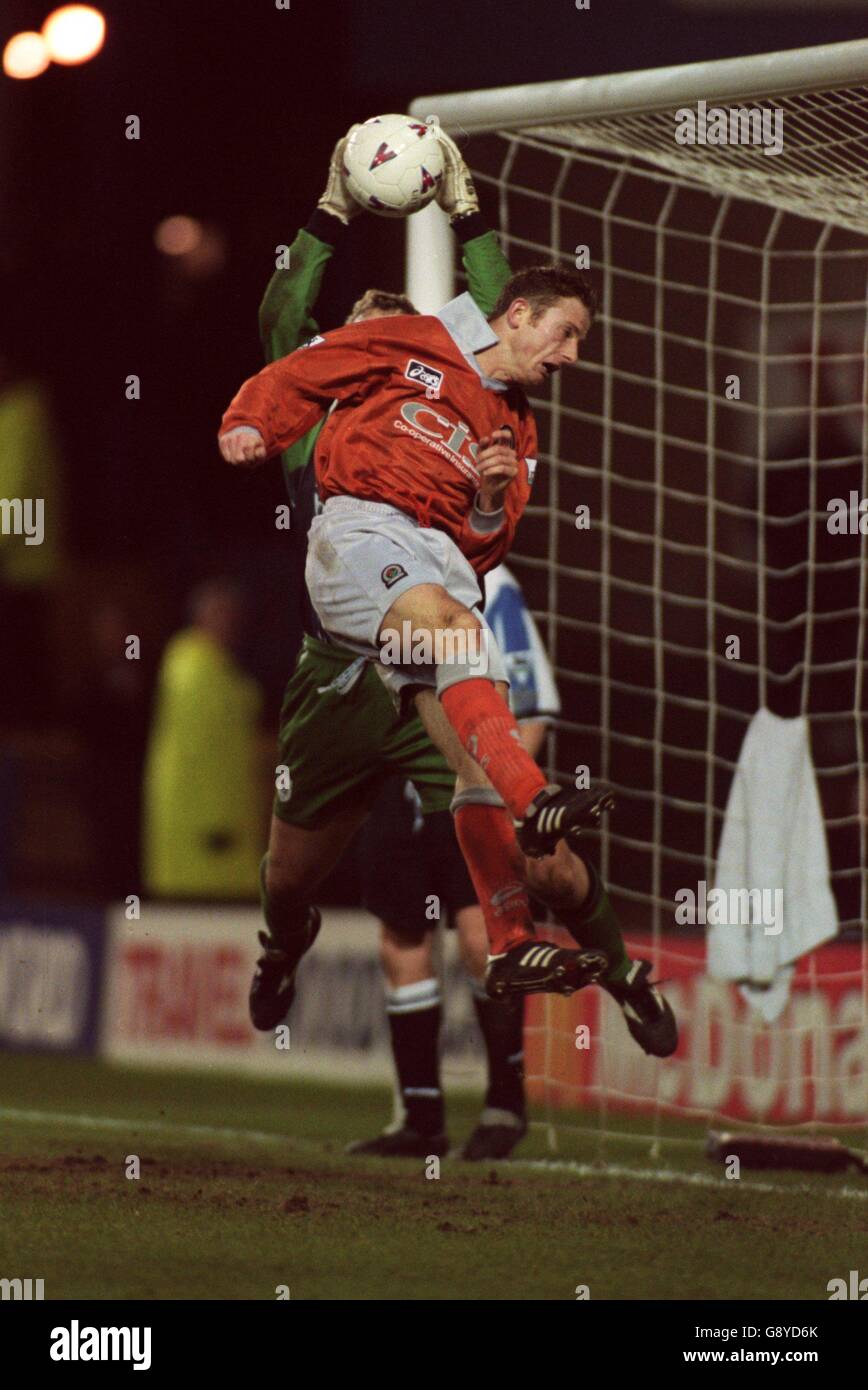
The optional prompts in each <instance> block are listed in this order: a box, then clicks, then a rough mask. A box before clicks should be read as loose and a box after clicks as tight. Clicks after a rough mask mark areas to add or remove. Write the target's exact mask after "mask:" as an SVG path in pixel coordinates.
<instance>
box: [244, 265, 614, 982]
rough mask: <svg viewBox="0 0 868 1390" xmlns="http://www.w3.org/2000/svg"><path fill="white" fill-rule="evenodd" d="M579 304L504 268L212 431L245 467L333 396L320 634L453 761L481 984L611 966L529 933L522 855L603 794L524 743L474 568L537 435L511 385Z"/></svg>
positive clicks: (352, 334) (315, 585)
mask: <svg viewBox="0 0 868 1390" xmlns="http://www.w3.org/2000/svg"><path fill="white" fill-rule="evenodd" d="M593 308H594V298H593V291H592V290H591V289H590V286H589V285H588V283H587V282H586V281H585V279H584V278H583V277H582V276H580V275H577V274H575V273H574V272H572V271H563V270H560V269H558V268H557V267H536V268H532V269H530V270H526V271H522V272H519V274H518V275H516V276H514V277H513V278H512V280H510V282H509V284H508V285H507V286H506V287H505V290H504V292H503V294H502V295H501V298H500V300H499V301H498V304H497V305H496V306H495V309H494V311H493V313H492V315H491V318H490V320H486V319H485V318H483V316H482V314H481V313H480V311H479V310H478V309H477V308H476V306H475V304H474V303H473V301H472V300H471V299H470V297H469V296H468V295H462V296H459V297H458V299H456V300H453V301H452V303H451V304H449V305H447V306H446V307H445V309H444V310H442V311H441V312H440V314H438V315H436V316H430V317H429V316H416V317H412V318H411V317H408V316H407V317H405V316H403V315H400V316H394V317H390V318H388V319H386V320H380V321H377V322H367V323H363V324H352V325H348V326H346V327H344V328H341V329H337V330H336V331H335V332H333V333H329V334H327V335H325V336H321V335H320V336H318V337H317V338H315V339H313V340H311V342H310V343H309V344H308V345H307V346H306V347H305V348H302V349H300V350H299V351H298V352H295V353H292V354H290V356H289V357H286V358H284V359H282V360H281V361H279V362H276V363H273V364H271V365H270V366H268V367H266V368H265V369H264V370H263V371H262V372H260V373H259V374H258V376H256V377H254V378H252V379H251V380H250V381H248V382H246V383H245V384H244V386H242V388H241V390H240V391H239V392H238V394H237V396H236V397H235V399H234V400H233V402H232V404H231V406H230V408H229V410H228V411H227V412H226V415H225V416H224V419H223V424H222V429H221V433H220V448H221V452H222V454H223V457H224V458H225V459H226V460H227V461H228V462H230V463H234V464H240V465H255V464H257V463H259V462H261V461H262V460H263V459H265V458H266V457H269V456H270V455H273V454H276V453H278V452H280V450H282V449H284V448H285V447H286V446H287V445H288V444H289V443H290V442H292V441H293V440H294V439H296V438H298V437H299V436H301V435H302V434H304V433H306V432H307V431H308V430H309V429H310V428H311V427H312V425H314V424H315V423H316V421H317V420H318V419H319V418H321V417H322V415H323V414H325V413H326V411H327V410H328V409H329V407H330V405H331V403H332V401H334V400H337V402H338V404H337V407H336V408H335V410H334V412H333V414H332V416H331V419H330V420H329V422H328V423H327V425H326V427H325V428H324V429H323V431H322V433H321V435H320V439H319V441H318V444H317V452H316V465H317V476H318V481H319V489H320V493H321V496H322V497H323V499H324V503H325V505H324V509H323V512H322V514H321V515H320V516H319V517H317V518H316V519H315V521H314V523H313V526H312V528H311V533H310V548H309V554H308V566H307V574H306V578H307V583H308V588H309V590H310V593H311V597H312V599H313V602H314V605H315V607H316V609H317V613H318V615H319V618H320V621H321V622H322V624H323V627H324V628H325V630H326V631H327V632H328V633H329V634H330V635H332V636H333V637H334V638H335V640H339V641H340V643H341V644H342V645H343V646H345V647H352V648H354V649H356V650H358V651H359V652H361V653H363V654H365V655H367V656H369V657H371V658H373V659H377V660H378V661H379V662H380V665H379V667H378V670H379V672H380V674H381V675H382V677H383V680H384V682H385V684H386V685H387V687H389V688H390V689H391V690H392V691H393V693H394V694H395V695H396V696H397V697H399V698H401V697H404V696H406V695H407V694H410V695H412V696H413V697H414V698H415V700H416V705H417V708H418V710H419V713H420V715H421V717H422V719H423V721H424V723H425V726H426V728H427V730H428V732H429V734H430V735H431V737H432V739H433V740H434V742H435V743H436V744H437V745H438V747H440V748H441V750H442V751H443V753H444V754H445V755H446V757H447V758H448V759H449V761H450V763H451V764H452V766H453V767H454V768H455V770H456V773H457V776H458V781H457V784H456V798H455V801H454V803H453V806H454V809H455V812H456V830H457V833H458V838H459V842H460V844H461V847H462V850H463V852H464V854H465V857H466V859H467V862H468V866H469V868H470V872H471V876H472V878H473V882H474V886H475V888H476V890H477V893H478V895H479V901H480V904H481V906H482V908H483V911H484V913H485V917H486V926H487V929H488V933H489V940H490V945H491V956H490V960H489V967H488V972H487V976H486V982H487V988H488V990H489V992H490V993H491V994H493V995H501V994H504V993H507V992H529V991H532V990H553V991H556V992H561V993H570V992H572V991H573V990H575V989H578V988H581V987H582V986H583V985H585V984H588V983H590V982H591V981H592V980H594V979H596V978H598V977H599V976H600V975H601V974H602V973H603V972H604V971H605V969H606V965H607V960H606V957H605V955H604V954H603V953H602V952H599V951H565V950H561V949H559V948H557V947H554V946H552V945H551V944H550V943H548V942H540V941H538V940H537V939H536V937H535V935H534V929H533V924H532V922H531V918H530V911H529V905H528V896H527V891H526V887H525V882H524V874H523V871H522V854H521V852H520V851H523V852H524V854H527V855H529V856H532V857H539V856H543V855H550V854H553V853H554V852H555V851H556V849H557V847H558V843H559V841H560V840H561V839H565V840H566V842H567V844H568V845H569V844H573V845H575V843H576V840H577V838H578V835H579V834H580V832H581V830H582V829H583V828H587V826H589V825H592V824H594V823H595V822H596V820H597V819H598V817H599V815H600V812H601V811H602V810H604V809H605V808H606V807H607V806H608V805H610V804H611V801H612V798H611V793H610V791H609V789H608V788H605V787H600V786H597V787H592V788H591V789H589V790H585V791H578V792H573V791H561V790H560V789H559V788H558V787H556V786H551V785H550V784H548V782H547V780H546V778H545V776H544V775H543V773H542V772H541V771H540V769H539V768H538V767H537V765H536V763H535V762H534V761H533V759H532V758H530V756H529V755H528V754H527V753H526V752H525V751H524V749H523V748H522V746H521V743H520V740H519V737H518V729H517V726H516V723H515V720H514V719H513V717H512V715H511V714H510V712H509V709H508V706H507V703H506V700H505V699H504V692H505V688H506V687H505V684H504V681H503V676H504V672H503V668H502V663H501V661H500V657H499V653H498V652H497V649H496V644H495V643H494V642H493V640H492V638H491V634H490V633H489V632H488V630H487V628H486V626H485V621H484V618H483V617H482V614H481V610H480V607H479V605H480V600H481V595H480V590H479V585H478V580H477V576H478V575H481V574H484V573H485V572H486V571H487V570H488V569H490V568H492V567H493V566H494V565H495V564H497V563H498V562H499V561H500V560H501V559H502V558H503V556H504V555H505V554H506V552H507V551H508V549H509V546H510V544H511V542H512V539H513V536H514V533H515V528H516V525H517V522H518V520H519V518H520V516H521V513H522V511H523V509H524V506H525V504H526V502H527V499H528V496H529V493H530V484H531V479H532V475H533V470H534V467H535V457H534V455H535V452H536V434H535V429H534V424H533V419H532V417H531V414H530V409H529V406H528V403H527V401H526V399H525V397H524V394H523V391H522V389H521V388H522V387H523V386H539V385H541V384H542V383H543V382H544V381H545V380H547V379H548V377H549V376H550V375H551V374H553V373H554V372H555V371H557V370H559V369H560V368H561V367H562V366H565V365H567V364H571V363H574V362H575V361H576V360H577V357H578V351H579V345H580V343H581V341H582V339H583V338H584V337H585V335H586V334H587V332H588V330H589V328H590V325H591V320H592V315H593ZM399 634H405V635H406V634H409V635H410V636H411V637H412V639H413V649H412V652H410V651H409V650H408V649H407V646H406V645H401V643H400V642H399V643H398V652H399V654H398V655H397V656H396V655H395V648H394V646H393V645H390V644H392V641H393V638H395V637H397V636H398V635H399ZM387 648H388V651H387ZM417 650H418V651H419V652H420V653H421V654H420V655H417ZM435 691H436V694H435ZM516 824H517V825H518V833H517V842H516V831H515V828H514V826H515V825H516ZM573 862H575V861H573Z"/></svg>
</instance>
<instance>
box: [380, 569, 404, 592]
mask: <svg viewBox="0 0 868 1390" xmlns="http://www.w3.org/2000/svg"><path fill="white" fill-rule="evenodd" d="M380 578H381V579H382V581H383V583H384V584H385V586H386V588H387V589H391V588H392V587H393V586H394V585H395V584H397V582H398V580H399V579H406V578H407V571H406V570H405V569H404V566H403V565H387V566H386V568H385V569H384V570H383V572H382V573H381V575H380Z"/></svg>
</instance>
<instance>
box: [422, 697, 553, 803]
mask: <svg viewBox="0 0 868 1390" xmlns="http://www.w3.org/2000/svg"><path fill="white" fill-rule="evenodd" d="M440 703H441V705H442V706H443V710H444V712H445V714H446V718H447V719H448V720H449V723H450V724H451V725H452V727H453V729H454V730H455V732H456V733H457V735H458V737H459V738H460V739H461V742H462V744H463V746H464V747H465V748H466V749H467V751H468V753H469V754H470V756H471V758H473V759H474V761H475V762H477V763H479V766H480V767H481V768H482V770H483V772H484V773H485V775H486V776H487V777H488V780H489V781H490V782H491V785H492V786H493V787H494V788H495V789H496V790H497V791H498V792H499V793H500V795H501V796H502V797H503V800H504V801H505V802H506V804H507V806H508V807H509V809H510V811H511V812H512V814H513V816H514V818H515V819H516V820H522V819H523V818H524V815H525V812H526V811H527V808H528V806H529V805H530V803H531V802H532V801H533V799H534V797H535V796H536V794H537V792H539V791H542V789H543V787H547V786H548V782H547V781H546V779H545V777H544V776H543V775H542V773H541V772H540V770H539V768H538V767H537V765H536V763H535V762H534V760H533V758H532V757H531V756H530V754H529V753H528V752H526V750H525V749H524V748H523V747H522V743H521V735H520V734H519V731H518V725H517V724H516V722H515V720H514V719H513V717H512V714H511V713H510V710H509V706H508V705H507V703H506V701H505V700H504V698H503V696H502V695H498V693H497V690H496V689H495V687H494V685H493V683H492V682H491V681H489V680H483V679H482V677H481V676H474V677H473V678H472V679H471V680H468V681H458V682H457V683H456V684H455V685H450V686H449V688H448V690H444V691H443V694H442V695H441V696H440Z"/></svg>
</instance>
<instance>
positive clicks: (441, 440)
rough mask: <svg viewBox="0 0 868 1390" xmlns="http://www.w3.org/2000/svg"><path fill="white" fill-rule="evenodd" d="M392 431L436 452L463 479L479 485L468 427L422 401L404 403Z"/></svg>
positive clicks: (474, 448) (475, 455) (477, 448)
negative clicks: (456, 469) (455, 469)
mask: <svg viewBox="0 0 868 1390" xmlns="http://www.w3.org/2000/svg"><path fill="white" fill-rule="evenodd" d="M395 428H396V429H399V430H401V431H402V432H403V433H404V434H409V435H412V436H413V438H414V439H419V440H421V442H422V443H423V444H427V445H428V447H429V448H431V449H436V451H437V453H438V454H443V456H444V458H447V459H449V462H450V463H453V464H454V465H455V467H456V468H458V469H459V470H460V471H461V472H462V473H463V474H464V475H465V477H467V478H471V479H472V480H473V481H474V482H477V483H478V482H479V474H478V473H477V471H476V457H477V455H478V453H479V446H478V445H477V444H476V443H475V442H474V441H472V440H471V439H470V426H469V425H466V424H465V423H464V421H463V420H460V421H456V420H451V419H450V418H449V416H448V415H441V414H440V412H439V411H438V410H435V409H434V406H433V405H429V404H427V403H426V402H425V401H405V402H404V404H403V405H402V406H401V418H400V419H399V420H396V421H395Z"/></svg>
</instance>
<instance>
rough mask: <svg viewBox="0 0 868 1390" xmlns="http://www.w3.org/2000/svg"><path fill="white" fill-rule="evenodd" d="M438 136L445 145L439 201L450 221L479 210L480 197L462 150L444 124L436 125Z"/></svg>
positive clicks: (438, 193)
mask: <svg viewBox="0 0 868 1390" xmlns="http://www.w3.org/2000/svg"><path fill="white" fill-rule="evenodd" d="M436 131H437V138H438V140H439V141H440V144H441V146H442V147H443V177H442V179H441V180H440V184H439V187H438V189H437V202H438V203H439V204H440V206H441V208H442V209H443V211H444V212H445V213H446V216H447V217H448V218H449V221H450V222H454V221H455V219H456V218H457V217H467V215H468V214H469V213H471V212H479V198H478V197H477V194H476V189H475V188H474V186H473V179H472V177H471V174H470V170H469V169H468V167H467V165H466V164H465V163H464V159H463V157H462V154H461V151H460V150H459V148H458V146H457V145H456V143H455V141H454V140H453V139H452V137H451V136H449V135H447V134H446V131H445V130H443V128H442V126H439V125H438V126H437V127H436Z"/></svg>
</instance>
